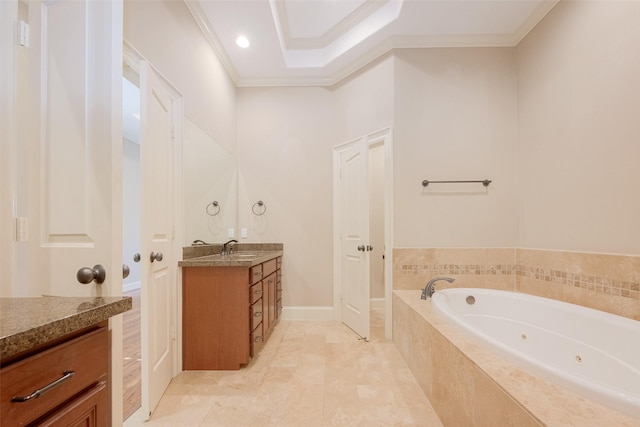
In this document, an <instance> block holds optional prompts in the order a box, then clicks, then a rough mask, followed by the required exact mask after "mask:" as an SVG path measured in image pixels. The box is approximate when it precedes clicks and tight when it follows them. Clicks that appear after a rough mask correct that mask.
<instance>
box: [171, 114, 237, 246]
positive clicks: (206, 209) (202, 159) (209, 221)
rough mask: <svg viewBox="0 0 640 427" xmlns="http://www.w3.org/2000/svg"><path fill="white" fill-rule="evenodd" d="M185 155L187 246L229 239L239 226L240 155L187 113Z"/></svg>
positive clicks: (184, 188)
mask: <svg viewBox="0 0 640 427" xmlns="http://www.w3.org/2000/svg"><path fill="white" fill-rule="evenodd" d="M182 156H183V164H182V167H183V172H182V173H183V191H184V224H185V226H184V227H185V228H184V246H190V245H191V243H192V242H193V241H194V240H203V241H205V242H207V243H220V242H225V241H227V240H228V237H227V236H228V230H229V228H234V229H235V228H236V224H235V223H236V212H237V188H238V185H237V167H236V159H235V158H234V156H233V155H232V154H231V153H229V152H228V151H227V150H225V149H224V148H223V147H221V146H220V145H219V144H217V143H216V142H215V141H214V140H213V139H212V138H211V137H210V136H209V135H207V134H206V133H205V132H204V131H203V130H202V129H200V128H199V127H198V126H196V125H195V124H194V123H193V122H192V121H191V120H189V119H188V118H186V117H185V118H184V141H183V147H182ZM213 202H217V204H218V205H217V206H215V205H214V204H213Z"/></svg>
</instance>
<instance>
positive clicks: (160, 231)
mask: <svg viewBox="0 0 640 427" xmlns="http://www.w3.org/2000/svg"><path fill="white" fill-rule="evenodd" d="M139 72H140V95H141V102H140V107H141V108H140V109H141V111H140V119H141V120H140V169H141V192H142V207H141V213H142V218H141V221H140V223H141V233H142V238H141V243H140V245H141V247H140V250H141V251H140V254H141V258H142V259H141V264H142V265H141V279H142V288H141V292H140V298H141V328H142V329H141V335H142V354H141V356H142V410H143V414H144V415H145V416H146V417H148V416H150V414H151V413H152V412H153V410H154V409H155V407H156V406H157V404H158V402H159V401H160V398H161V397H162V394H163V393H164V390H165V389H166V387H167V385H169V381H171V378H172V377H173V367H174V358H175V352H176V351H175V345H174V343H175V324H176V310H175V309H176V299H177V298H176V269H177V259H176V255H175V254H174V252H173V248H174V242H175V232H174V220H175V212H176V211H177V210H179V209H181V207H180V204H179V203H178V202H177V201H176V200H174V197H173V195H174V194H176V193H177V191H176V190H177V185H178V180H177V176H176V175H177V174H176V173H175V171H176V162H179V161H180V159H179V158H176V157H177V156H176V154H177V153H176V152H175V151H174V149H175V147H176V146H178V145H179V144H178V142H177V141H178V139H179V135H180V134H181V117H182V98H181V97H180V95H179V94H178V93H177V92H176V91H175V89H173V87H172V86H171V85H170V84H169V83H168V82H167V81H166V80H164V79H163V78H162V77H161V76H160V75H159V74H158V73H157V72H156V71H155V70H154V69H153V67H152V66H150V65H149V64H148V63H147V62H146V61H141V63H140V69H139Z"/></svg>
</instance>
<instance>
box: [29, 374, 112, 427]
mask: <svg viewBox="0 0 640 427" xmlns="http://www.w3.org/2000/svg"><path fill="white" fill-rule="evenodd" d="M107 399H108V396H107V383H106V382H104V381H103V382H100V383H98V384H97V385H95V386H93V387H92V388H90V389H89V390H87V392H86V393H83V394H82V395H81V396H79V397H78V398H77V399H74V400H72V401H71V403H68V404H67V405H65V406H63V407H62V408H60V410H58V411H56V413H55V414H53V415H51V416H50V417H47V419H45V420H41V421H38V426H39V427H68V426H80V425H83V426H91V427H107V419H108V414H107V410H108V400H107Z"/></svg>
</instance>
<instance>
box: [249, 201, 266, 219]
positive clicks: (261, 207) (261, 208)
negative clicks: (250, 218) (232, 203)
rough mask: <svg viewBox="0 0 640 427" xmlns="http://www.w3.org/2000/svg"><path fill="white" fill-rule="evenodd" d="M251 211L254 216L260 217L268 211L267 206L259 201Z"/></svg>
mask: <svg viewBox="0 0 640 427" xmlns="http://www.w3.org/2000/svg"><path fill="white" fill-rule="evenodd" d="M251 211H252V212H253V214H254V215H258V216H260V215H264V214H265V212H266V211H267V205H265V204H264V202H263V201H262V200H258V201H257V202H255V203H254V204H253V206H252V207H251Z"/></svg>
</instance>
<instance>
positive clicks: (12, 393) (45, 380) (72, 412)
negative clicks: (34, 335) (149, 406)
mask: <svg viewBox="0 0 640 427" xmlns="http://www.w3.org/2000/svg"><path fill="white" fill-rule="evenodd" d="M108 358H109V337H108V332H107V322H106V321H105V322H102V323H100V324H98V325H96V326H95V327H92V328H88V329H86V330H83V331H81V332H80V333H76V334H73V335H72V336H68V337H63V338H61V339H57V340H56V341H55V342H52V343H48V344H46V345H43V346H40V347H38V348H36V349H34V350H32V351H30V352H28V353H26V354H23V355H20V356H19V357H17V358H15V359H12V360H11V361H8V362H7V361H3V363H2V368H1V369H0V377H1V378H2V387H1V391H0V396H1V399H2V402H1V403H0V409H1V412H2V425H3V426H7V427H9V426H22V425H38V426H69V425H83V426H104V427H106V426H107V425H108V419H109V416H110V414H109V396H108V389H109V388H108V386H107V377H108ZM38 390H40V393H38V392H37V391H38ZM36 394H39V396H38V397H35V396H36ZM30 395H32V396H34V397H33V398H31V399H27V400H26V401H23V402H15V401H12V400H15V398H16V397H22V398H26V397H28V396H30Z"/></svg>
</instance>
